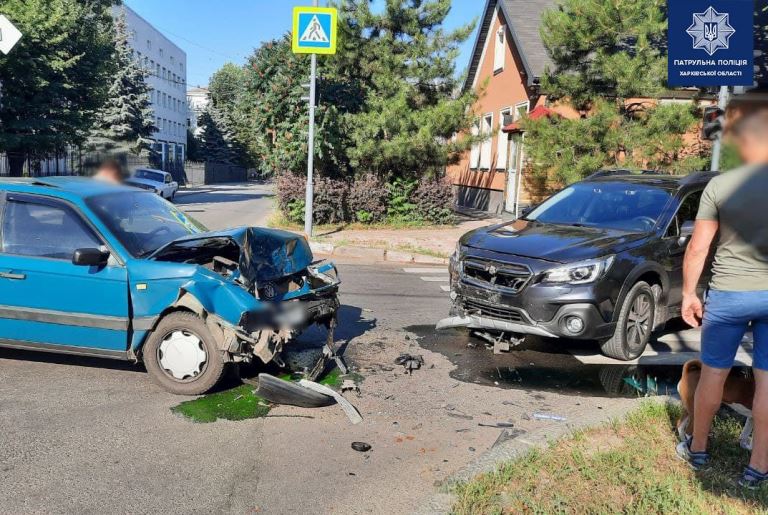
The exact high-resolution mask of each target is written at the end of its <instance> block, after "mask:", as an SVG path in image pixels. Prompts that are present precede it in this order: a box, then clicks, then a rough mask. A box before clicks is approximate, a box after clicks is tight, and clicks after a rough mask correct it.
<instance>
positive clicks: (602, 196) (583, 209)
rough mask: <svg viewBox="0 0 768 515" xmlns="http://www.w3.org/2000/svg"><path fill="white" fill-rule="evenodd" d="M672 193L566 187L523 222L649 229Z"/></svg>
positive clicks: (615, 185)
mask: <svg viewBox="0 0 768 515" xmlns="http://www.w3.org/2000/svg"><path fill="white" fill-rule="evenodd" d="M671 199H672V192H670V191H668V190H666V189H663V188H658V187H655V186H650V185H647V184H633V183H628V182H619V181H617V182H581V183H577V184H574V185H572V186H569V187H567V188H565V189H564V190H562V191H561V192H559V193H557V194H556V195H554V196H552V197H551V198H549V199H548V200H546V201H545V202H544V203H542V204H541V205H540V206H538V207H537V208H536V209H534V210H533V211H531V213H529V214H528V216H526V217H525V219H526V220H534V221H537V222H541V223H546V224H555V225H575V226H587V227H598V228H605V229H617V230H621V231H627V232H647V231H650V230H652V229H653V228H654V227H655V225H656V222H657V221H658V219H659V217H660V216H661V214H662V213H663V212H664V208H665V207H666V206H667V204H668V203H669V202H670V200H671Z"/></svg>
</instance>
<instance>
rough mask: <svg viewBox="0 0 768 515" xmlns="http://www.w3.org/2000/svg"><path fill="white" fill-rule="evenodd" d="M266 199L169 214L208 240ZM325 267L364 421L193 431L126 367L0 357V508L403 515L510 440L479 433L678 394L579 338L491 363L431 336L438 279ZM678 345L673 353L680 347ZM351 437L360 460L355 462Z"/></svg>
mask: <svg viewBox="0 0 768 515" xmlns="http://www.w3.org/2000/svg"><path fill="white" fill-rule="evenodd" d="M270 195H271V194H270V191H269V189H268V188H266V187H263V186H252V187H243V186H226V187H219V188H214V189H212V191H209V192H195V193H192V194H187V195H182V196H181V197H180V198H179V199H178V201H177V202H178V204H179V205H180V206H181V207H182V209H184V210H186V211H187V212H189V213H190V214H192V215H193V216H195V217H196V218H199V219H200V220H201V221H203V223H205V224H207V225H209V226H210V227H211V228H214V229H215V228H221V227H226V226H232V225H239V224H255V223H260V222H262V221H263V220H264V219H265V218H266V217H267V216H268V214H269V212H270V209H271V198H270ZM339 268H340V273H341V278H342V281H343V284H342V288H341V300H342V304H343V307H342V310H341V316H340V327H339V329H338V332H337V342H338V344H339V345H340V346H341V347H342V348H343V349H344V355H345V357H346V360H347V361H348V363H349V364H350V365H351V366H352V367H353V369H354V371H355V372H356V373H357V374H359V376H360V377H362V381H361V384H360V387H361V390H362V391H361V395H360V396H359V397H357V396H351V397H349V398H350V399H351V400H352V402H353V403H354V404H355V405H356V406H357V407H358V409H359V410H360V412H361V414H362V416H363V419H364V421H363V423H362V424H360V425H357V426H352V425H351V424H350V423H349V422H348V420H347V419H346V417H345V416H344V414H343V413H342V412H341V410H340V409H339V408H338V407H337V406H332V407H329V408H323V409H316V410H308V409H300V408H293V407H284V406H278V407H276V408H275V409H273V410H272V412H271V413H270V415H269V416H268V417H267V418H263V419H254V420H245V421H240V422H230V421H217V422H214V423H210V424H196V423H192V422H190V421H188V420H186V419H184V418H182V417H180V416H178V415H175V414H173V413H172V412H171V411H170V409H171V408H172V407H173V406H175V405H177V404H178V403H179V402H180V401H182V400H184V399H182V398H179V397H176V396H173V395H170V394H168V393H165V392H164V391H162V390H161V389H160V388H158V387H156V386H154V385H153V384H152V383H151V382H150V381H149V379H148V377H147V376H146V373H145V372H144V370H143V369H142V368H141V367H140V366H134V365H132V364H128V363H121V362H113V361H107V360H100V359H92V358H82V357H67V356H60V355H53V354H43V353H31V352H22V351H13V350H4V349H0V485H2V488H0V513H14V514H16V513H113V512H119V513H157V512H166V513H256V512H259V513H296V512H298V513H306V512H314V513H403V512H411V511H413V510H414V509H416V508H417V507H418V506H419V505H420V504H421V503H422V502H423V500H424V499H425V498H427V497H429V496H430V495H432V494H433V493H434V492H435V491H436V488H437V487H438V486H439V485H440V484H442V482H443V481H445V480H447V479H449V478H450V477H451V475H452V474H454V473H456V472H458V471H460V470H462V469H463V468H464V467H465V466H466V465H467V464H469V463H472V462H474V461H476V460H478V459H480V455H481V454H482V453H483V452H484V451H486V450H488V449H491V448H492V447H494V446H495V445H498V444H499V442H501V441H503V440H504V439H505V438H512V437H513V436H511V435H510V434H509V433H507V432H506V430H503V429H494V428H489V427H487V426H488V425H493V424H495V423H498V422H505V423H513V424H514V425H515V432H514V437H515V438H517V437H519V436H520V435H525V434H526V433H529V432H536V431H539V432H540V431H542V430H544V431H546V430H547V429H548V428H549V427H553V426H556V425H558V424H561V422H556V421H543V420H536V419H534V418H532V417H531V415H532V413H535V412H547V413H556V414H558V415H561V416H564V417H566V418H567V419H568V420H576V419H578V418H579V417H581V416H583V415H584V414H585V413H598V412H599V411H598V410H600V409H606V410H608V409H625V407H626V408H627V409H628V408H629V407H630V406H632V405H634V404H633V403H634V401H633V400H632V399H635V398H637V397H638V396H642V395H644V394H645V393H647V391H648V390H649V389H650V388H651V386H653V388H655V391H653V392H651V393H656V392H657V391H658V392H659V393H664V391H663V390H664V389H665V388H667V387H668V386H670V385H673V384H674V382H676V374H677V371H678V370H679V369H678V367H676V366H669V365H662V366H657V365H655V364H654V365H653V366H645V365H643V364H630V365H626V364H619V363H616V362H610V361H609V362H604V361H599V362H595V363H590V362H589V359H587V358H588V357H590V356H594V355H595V353H596V348H595V347H594V346H593V345H590V344H578V343H575V342H563V341H547V340H531V341H528V342H526V343H525V344H524V345H523V347H522V348H520V349H517V350H515V351H513V352H511V353H509V354H504V355H501V356H494V355H493V354H492V352H491V351H489V350H487V349H486V348H485V346H484V345H483V343H482V342H481V341H479V340H476V339H472V338H469V337H468V336H467V335H464V334H460V333H446V334H437V333H435V331H434V330H433V327H434V324H435V322H436V321H437V320H439V319H440V318H441V317H443V316H445V315H446V313H447V311H448V308H449V304H450V301H449V298H448V294H447V293H446V292H445V291H444V288H443V286H445V285H446V284H447V282H446V280H447V275H446V273H445V270H444V269H443V268H441V267H437V268H430V267H420V268H414V267H408V266H397V265H393V264H362V263H355V262H347V263H340V264H339ZM675 334H677V333H675ZM680 334H684V335H687V336H685V337H678V336H674V338H673V339H674V341H675V342H678V343H676V344H675V345H681V344H680V343H679V342H685V341H686V338H688V340H690V339H691V338H690V334H689V333H680ZM322 339H323V334H322V332H321V331H319V330H317V331H310V332H309V333H307V334H306V335H304V336H303V337H302V341H303V342H304V343H306V344H310V345H311V344H313V343H315V344H319V343H320V342H322ZM693 339H695V335H694V338H693ZM658 345H659V346H660V347H659V349H660V350H662V351H664V349H667V350H669V349H671V348H672V347H671V346H670V345H668V344H664V343H660V344H658ZM685 345H686V346H687V345H688V344H685ZM686 348H687V347H686ZM401 353H411V354H419V355H422V356H423V357H424V360H425V366H424V367H423V368H422V369H421V370H417V371H415V372H414V373H413V374H412V375H408V374H406V373H405V371H404V370H403V368H402V367H399V366H396V365H395V364H394V360H395V359H396V358H397V357H398V356H399V355H400V354H401ZM575 354H576V355H575ZM579 354H581V356H577V355H579ZM667 355H668V356H669V355H672V353H669V352H667ZM585 356H586V357H587V358H585ZM585 361H586V363H585ZM481 424H482V425H481ZM505 435H506V436H505ZM353 441H364V442H368V443H370V444H371V445H372V447H373V449H372V450H371V451H369V452H367V453H359V452H356V451H354V450H352V449H351V448H350V444H351V442H353Z"/></svg>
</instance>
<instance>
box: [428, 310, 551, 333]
mask: <svg viewBox="0 0 768 515" xmlns="http://www.w3.org/2000/svg"><path fill="white" fill-rule="evenodd" d="M456 328H466V329H487V330H489V331H499V332H503V333H521V334H533V335H538V336H545V337H548V338H557V335H556V334H553V333H551V332H549V331H547V330H546V329H544V328H541V327H538V326H535V325H524V324H520V323H515V322H505V321H503V320H496V319H493V318H485V317H482V316H476V315H464V316H453V317H448V318H444V319H443V320H440V321H439V322H438V323H437V330H438V331H441V330H443V329H456Z"/></svg>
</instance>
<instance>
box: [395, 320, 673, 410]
mask: <svg viewBox="0 0 768 515" xmlns="http://www.w3.org/2000/svg"><path fill="white" fill-rule="evenodd" d="M406 330H407V331H409V332H410V333H413V334H415V335H417V337H418V343H419V345H420V346H421V347H423V348H424V349H428V350H430V351H433V352H437V353H439V354H442V355H444V356H445V357H447V358H448V359H449V360H450V361H451V363H453V364H454V365H455V366H456V368H455V369H454V370H453V371H452V372H451V377H452V378H454V379H456V380H458V381H462V382H467V383H475V384H480V385H486V386H494V387H498V388H505V389H516V390H525V391H529V392H553V393H559V394H561V395H577V396H588V397H625V398H634V397H643V396H654V395H668V394H669V395H676V394H677V382H678V381H679V380H680V375H681V372H682V367H681V366H677V365H652V366H648V365H629V364H627V365H624V364H610V365H608V364H606V365H587V364H583V363H581V362H580V361H579V360H578V359H576V358H575V357H574V356H573V355H572V354H571V353H570V352H569V350H571V349H573V350H577V349H578V350H588V349H592V348H593V347H594V352H595V353H597V352H599V351H598V349H597V345H596V344H593V343H590V342H577V341H561V340H548V339H544V338H536V337H533V338H531V337H529V338H528V339H527V340H526V342H525V343H524V344H523V345H522V346H521V347H519V348H517V349H513V350H512V351H511V352H508V353H504V354H499V355H494V354H493V351H492V350H489V349H487V348H486V345H485V342H484V341H483V340H481V339H479V338H475V337H472V336H470V335H469V334H468V333H466V332H460V331H443V332H439V333H438V332H437V331H435V328H434V326H431V325H423V326H412V327H408V328H406Z"/></svg>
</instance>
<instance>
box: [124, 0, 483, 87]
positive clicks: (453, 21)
mask: <svg viewBox="0 0 768 515" xmlns="http://www.w3.org/2000/svg"><path fill="white" fill-rule="evenodd" d="M124 1H125V3H126V4H127V5H129V6H130V7H131V9H133V10H134V11H136V12H137V13H139V14H140V15H141V16H143V17H144V18H145V19H146V20H147V21H148V22H150V23H151V24H152V25H154V26H155V27H156V28H158V29H159V30H160V31H162V32H163V33H164V34H165V35H166V36H167V37H168V38H170V39H171V40H172V41H173V42H174V43H176V44H177V45H179V46H180V47H181V48H182V49H184V51H185V52H186V53H187V70H188V72H187V82H188V83H189V84H190V85H192V86H196V85H205V84H207V83H208V78H209V77H210V76H211V74H212V73H213V72H215V71H216V70H217V69H219V68H220V67H221V65H223V64H224V63H226V62H228V61H231V62H234V63H237V64H242V63H244V62H245V58H246V57H247V56H248V55H250V54H251V52H252V51H253V49H254V48H256V47H258V46H259V45H260V44H261V43H262V42H263V41H267V40H270V39H274V38H276V37H279V36H280V35H282V34H283V33H285V32H287V31H289V30H290V27H291V13H292V11H293V7H294V6H295V5H311V1H309V0H306V1H295V0H217V1H213V0H124ZM325 4H326V1H325V0H321V1H320V5H325ZM484 5H485V2H483V1H480V0H453V8H452V9H451V14H450V16H449V18H448V20H447V22H446V26H447V27H448V28H454V27H458V26H460V25H463V24H465V23H469V22H471V21H472V20H474V19H476V18H479V17H480V15H481V14H482V12H481V11H482V8H483V6H484ZM473 42H474V36H473V37H472V38H470V40H469V41H468V42H467V43H465V44H464V46H463V48H462V55H461V57H460V59H459V61H458V69H459V71H460V72H461V71H463V70H464V69H465V68H466V66H467V62H468V61H469V54H470V53H471V52H472V43H473Z"/></svg>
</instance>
